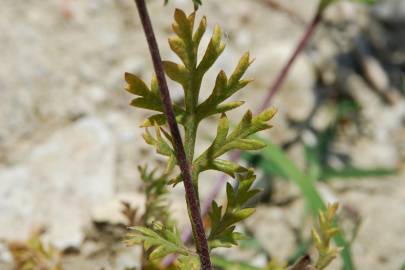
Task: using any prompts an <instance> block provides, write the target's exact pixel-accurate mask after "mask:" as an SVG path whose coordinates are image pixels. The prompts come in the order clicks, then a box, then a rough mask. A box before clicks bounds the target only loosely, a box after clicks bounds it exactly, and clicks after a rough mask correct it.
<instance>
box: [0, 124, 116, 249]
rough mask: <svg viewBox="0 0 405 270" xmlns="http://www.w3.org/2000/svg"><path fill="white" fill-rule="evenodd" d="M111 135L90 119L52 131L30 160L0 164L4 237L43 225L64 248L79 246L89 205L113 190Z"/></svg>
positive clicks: (0, 223) (50, 237)
mask: <svg viewBox="0 0 405 270" xmlns="http://www.w3.org/2000/svg"><path fill="white" fill-rule="evenodd" d="M114 156H115V148H114V144H113V143H112V137H111V134H110V132H109V130H108V129H107V128H106V126H105V124H104V123H103V122H102V121H100V120H98V119H96V118H86V119H83V120H80V121H78V122H77V123H74V124H72V125H71V126H67V127H65V128H62V129H60V130H58V131H56V132H54V133H53V134H51V135H50V136H49V137H48V138H47V139H46V140H44V142H43V143H42V144H40V145H38V146H36V147H35V148H34V149H33V150H32V152H31V154H30V155H29V156H27V158H26V160H25V161H23V162H22V163H21V164H19V165H16V166H14V167H10V168H2V169H0V179H1V182H2V184H1V185H0V197H1V200H0V211H1V213H2V218H1V220H0V228H1V229H0V238H5V239H14V238H17V239H20V240H23V239H25V238H26V237H28V235H29V233H30V231H31V230H32V229H33V228H35V227H37V226H41V225H44V226H46V228H47V233H46V235H45V239H46V240H49V241H50V242H52V243H53V244H55V245H56V246H57V247H59V248H65V247H69V246H78V245H79V244H80V243H81V241H82V239H83V237H84V236H83V233H82V228H83V226H85V225H86V224H87V223H88V221H89V213H90V210H91V209H92V208H93V207H94V206H96V205H98V204H99V203H100V202H103V201H105V200H108V199H109V198H111V197H112V195H113V192H114V182H113V180H114V173H115V172H114Z"/></svg>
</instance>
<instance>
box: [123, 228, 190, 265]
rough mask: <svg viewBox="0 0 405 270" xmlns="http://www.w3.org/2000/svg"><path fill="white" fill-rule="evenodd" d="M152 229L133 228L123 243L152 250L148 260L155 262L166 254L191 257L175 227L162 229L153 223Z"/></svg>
mask: <svg viewBox="0 0 405 270" xmlns="http://www.w3.org/2000/svg"><path fill="white" fill-rule="evenodd" d="M153 227H154V229H153V230H152V229H150V228H146V227H141V226H135V227H131V228H130V230H131V232H130V233H128V234H127V236H126V240H125V243H126V244H127V245H129V246H132V245H138V244H143V246H144V248H145V250H149V249H152V251H151V253H150V254H149V259H150V260H157V259H160V258H163V257H165V256H166V255H168V254H181V255H184V256H189V255H192V252H191V251H189V250H188V249H187V248H186V247H185V246H184V244H183V243H182V241H181V236H180V234H179V232H178V230H177V229H176V227H174V226H173V227H164V226H163V225H161V224H158V223H155V224H154V226H153Z"/></svg>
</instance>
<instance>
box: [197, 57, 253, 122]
mask: <svg viewBox="0 0 405 270" xmlns="http://www.w3.org/2000/svg"><path fill="white" fill-rule="evenodd" d="M251 63H252V61H251V60H249V53H245V54H244V55H243V56H242V58H241V59H240V60H239V63H238V65H237V66H236V68H235V70H234V72H233V73H232V75H231V77H230V78H229V80H228V78H227V76H226V74H225V72H224V71H220V72H219V73H218V76H217V78H216V81H215V86H214V89H213V91H212V94H211V95H210V96H209V97H208V98H207V99H206V100H205V101H204V102H203V103H201V104H200V105H199V106H198V108H197V115H198V118H199V119H203V118H206V117H208V116H210V115H213V114H215V113H222V112H225V111H228V110H232V109H234V108H236V107H239V106H240V105H242V104H243V103H242V102H238V103H233V104H232V105H231V106H230V105H225V107H226V109H224V107H223V106H224V105H221V103H222V102H223V101H225V100H226V99H228V98H229V97H231V96H232V95H233V94H235V93H236V92H237V91H239V90H240V89H242V88H243V87H245V86H246V85H247V84H248V83H249V82H250V80H242V79H241V78H242V76H243V75H244V74H245V72H246V70H247V68H248V67H249V65H250V64H251ZM228 104H229V103H228Z"/></svg>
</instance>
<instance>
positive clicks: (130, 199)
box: [91, 193, 145, 225]
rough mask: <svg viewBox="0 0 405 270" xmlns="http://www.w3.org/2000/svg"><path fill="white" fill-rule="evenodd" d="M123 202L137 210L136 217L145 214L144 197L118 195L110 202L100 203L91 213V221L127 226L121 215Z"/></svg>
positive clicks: (141, 195) (140, 195)
mask: <svg viewBox="0 0 405 270" xmlns="http://www.w3.org/2000/svg"><path fill="white" fill-rule="evenodd" d="M123 202H125V203H128V204H129V205H130V206H131V208H133V209H136V210H137V217H140V216H142V215H143V213H144V212H145V195H144V194H141V193H119V194H116V195H115V196H114V197H113V198H112V199H111V200H109V201H105V202H101V204H100V205H97V206H96V207H95V208H94V209H93V211H92V215H91V216H92V220H93V221H95V222H107V223H109V224H113V225H117V224H124V225H127V224H128V221H127V219H126V217H125V216H124V214H123V213H122V210H123V209H124V207H123Z"/></svg>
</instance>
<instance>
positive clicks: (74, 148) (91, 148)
mask: <svg viewBox="0 0 405 270" xmlns="http://www.w3.org/2000/svg"><path fill="white" fill-rule="evenodd" d="M162 2H163V1H157V0H154V1H149V6H150V13H151V15H152V18H153V23H154V26H155V30H156V34H157V37H158V42H159V44H160V48H161V51H162V55H163V57H164V58H166V59H167V58H169V59H175V57H174V55H173V53H171V52H170V51H169V47H168V46H167V41H166V40H167V38H168V37H169V36H170V35H171V29H170V24H171V20H172V14H173V11H174V8H175V7H182V8H184V9H185V10H187V11H189V10H191V5H190V4H189V2H190V1H186V0H171V1H169V2H170V3H169V4H168V5H167V6H166V7H164V6H162ZM205 2H206V3H204V6H203V7H202V8H201V11H200V12H199V13H198V16H201V14H205V15H206V16H207V17H208V24H209V27H208V30H207V32H209V33H210V32H212V30H213V26H214V25H215V24H219V25H221V26H222V27H223V30H224V38H225V39H226V42H227V49H226V50H225V52H224V54H223V55H222V57H221V60H220V61H219V62H218V63H217V64H216V65H215V68H214V69H215V71H214V72H211V73H210V74H208V76H207V79H206V81H205V82H204V84H203V90H204V91H202V94H201V95H202V97H206V96H207V95H208V93H209V91H208V89H210V88H211V87H212V81H213V79H214V78H215V76H216V73H217V72H218V71H219V70H220V69H224V70H225V71H227V72H231V70H232V68H233V66H234V65H235V64H236V63H237V61H238V58H239V57H240V56H241V55H242V53H243V52H245V51H250V53H251V55H252V56H253V57H255V58H256V60H255V62H254V64H253V66H252V69H251V70H250V72H249V75H248V76H249V77H252V78H254V79H255V81H254V82H253V83H252V84H251V86H249V87H248V88H247V90H245V91H244V92H243V93H240V94H239V96H238V98H240V99H244V100H247V104H246V105H244V107H243V108H244V109H246V108H255V107H257V106H258V105H259V104H260V102H261V100H263V97H264V96H265V95H266V90H267V88H268V87H269V85H270V83H271V82H272V80H273V79H274V77H275V76H276V74H277V73H278V71H279V70H280V68H281V67H282V66H283V64H284V63H285V61H286V59H287V57H288V56H289V55H290V53H291V50H292V49H293V48H294V46H295V44H296V43H297V41H298V40H299V38H300V36H301V35H302V33H303V31H304V29H305V27H304V25H303V23H297V21H296V20H294V19H292V18H291V17H289V16H288V15H287V14H285V13H283V12H280V11H278V10H274V9H271V8H270V7H269V6H267V5H266V4H265V3H264V2H265V0H256V1H253V0H252V1H237V4H235V3H236V2H235V1H231V0H224V1H207V0H206V1H205ZM279 2H282V3H283V4H285V5H286V6H287V7H288V8H289V9H291V10H292V11H293V12H294V13H295V14H297V15H298V16H299V17H300V18H302V19H303V20H304V21H306V22H309V21H310V20H311V17H312V16H313V14H314V12H315V8H316V5H317V1H315V0H310V1H309V0H308V1H305V3H304V1H299V0H291V1H287V2H288V3H287V2H286V1H284V2H286V3H284V2H283V1H279ZM387 2H388V3H391V6H392V5H394V6H395V5H398V8H391V9H390V7H391V6H390V5H389V4H386V6H388V7H386V6H384V5H380V6H378V8H376V9H375V14H374V15H372V14H370V13H369V12H368V11H367V10H366V9H365V8H363V7H360V6H358V5H355V4H352V3H349V2H346V1H343V3H341V4H339V5H336V6H335V7H334V8H331V9H330V10H328V12H327V14H326V16H325V23H324V24H323V25H322V26H321V27H320V28H319V29H318V31H317V32H316V35H315V37H314V39H313V42H312V43H311V45H310V46H309V47H308V49H307V51H306V53H305V54H302V55H301V56H299V57H298V59H297V62H296V63H295V65H294V67H293V68H292V70H291V72H290V74H289V76H288V78H287V81H286V82H285V84H284V85H283V87H282V89H281V91H280V93H279V94H278V95H277V96H276V98H275V100H274V106H276V107H277V108H278V110H279V113H278V115H277V117H276V119H275V123H274V125H275V127H274V128H273V129H272V130H271V131H270V132H268V133H266V135H269V136H270V137H271V139H272V141H273V142H275V143H278V144H282V143H286V142H288V141H289V140H291V139H293V138H295V137H296V136H297V135H298V134H299V130H298V129H297V128H294V127H293V126H292V125H291V124H290V123H291V122H294V121H295V122H298V121H305V120H306V119H308V117H310V115H311V112H312V111H313V108H314V106H317V104H318V102H319V99H318V97H319V95H320V94H319V92H320V91H321V90H322V86H325V85H326V86H329V87H332V88H333V87H335V88H337V89H343V90H342V91H345V93H349V94H350V95H351V96H353V97H354V99H355V100H356V101H357V102H358V103H359V104H360V107H361V113H360V120H359V121H360V125H359V126H360V127H357V126H356V125H349V127H348V128H347V129H346V130H344V131H343V132H341V133H339V138H338V140H337V141H336V143H335V144H336V145H334V147H336V149H338V150H339V151H344V152H345V153H346V154H347V155H348V157H349V158H350V159H351V160H352V162H353V164H354V165H357V166H376V167H381V166H386V167H395V168H399V172H398V174H397V175H396V176H392V177H389V178H384V179H367V180H361V181H347V180H341V181H339V180H337V181H334V182H333V183H332V184H330V185H320V190H321V191H322V194H323V195H324V196H325V197H326V198H332V199H333V200H336V199H337V200H338V201H339V202H341V204H342V205H343V206H344V208H345V207H346V209H352V210H353V211H354V212H355V213H356V215H358V216H359V217H360V219H361V225H360V228H359V232H358V235H357V238H356V239H355V241H354V244H353V252H354V258H355V262H356V264H357V265H358V266H359V267H358V268H359V269H387V270H391V269H392V270H399V269H400V267H401V265H402V264H403V263H405V241H403V240H404V239H403V236H404V235H405V227H404V226H403V224H405V207H404V205H405V183H404V181H403V180H404V177H405V171H404V167H405V140H404V138H405V127H404V123H405V101H404V98H403V96H401V95H400V94H398V93H399V92H400V91H397V90H398V89H399V88H400V87H403V86H401V83H402V82H401V81H400V80H401V78H402V79H403V71H404V67H405V64H404V63H405V60H404V59H405V57H404V55H405V53H404V51H403V48H402V50H401V46H398V45H397V44H398V43H399V42H401V40H403V39H404V35H403V34H404V32H403V30H401V29H404V28H402V27H401V26H403V20H402V19H403V17H402V15H401V14H405V12H404V6H405V1H395V0H391V1H387ZM401 8H402V12H404V13H401ZM387 12H388V13H389V12H391V13H389V14H391V16H387ZM395 16H396V17H395ZM404 17H405V16H404ZM395 18H397V19H395ZM401 20H402V21H401ZM380 21H381V22H382V23H379V22H380ZM330 25H335V26H336V27H331V26H330ZM386 25H390V27H389V28H384V26H386ZM398 25H399V26H398ZM395 27H397V28H395ZM387 29H388V30H387ZM395 29H398V30H395ZM396 31H397V32H396ZM359 33H361V34H364V35H365V36H366V37H367V38H366V39H365V40H371V41H373V42H374V43H373V44H380V45H381V48H379V49H380V50H379V51H377V53H376V52H375V51H373V53H375V54H371V56H372V59H374V60H375V59H377V62H378V61H380V59H382V58H383V59H394V60H389V61H388V60H387V62H384V63H382V64H381V65H382V67H383V68H382V69H379V67H381V66H378V65H377V68H375V65H374V64H370V62H372V60H369V58H367V56H368V54H364V51H362V50H357V51H356V48H360V47H356V46H355V45H353V44H357V43H356V42H355V39H354V38H353V37H354V36H356V37H357V36H359ZM378 40H384V42H383V43H378V42H377V41H378ZM371 41H370V42H371ZM203 42H204V43H205V44H206V43H207V40H203ZM371 43H372V42H371ZM402 44H403V43H402ZM353 51H355V53H354V54H355V55H360V56H359V59H360V62H361V60H362V59H366V60H367V61H366V60H365V61H364V63H365V64H364V66H360V67H358V66H356V65H355V64H353V63H352V62H353V60H351V62H350V61H349V65H347V61H346V60H347V58H344V56H345V55H346V54H349V52H350V53H352V52H353ZM356 53H357V54H356ZM373 57H374V58H373ZM390 57H391V58H390ZM401 57H402V58H401ZM0 59H1V62H2V64H1V65H0V102H1V105H0V198H1V199H0V212H1V213H2V214H1V215H2V218H1V219H0V239H1V240H7V241H10V240H22V239H25V238H26V237H28V235H29V233H30V231H32V229H33V228H35V227H38V226H40V225H44V226H45V227H46V228H47V233H46V234H45V235H44V239H45V240H46V241H49V242H52V243H53V244H55V245H56V246H57V247H58V248H61V249H64V248H67V247H75V248H77V249H80V250H81V251H82V252H81V254H82V255H81V256H70V257H67V259H66V260H65V268H66V269H93V268H91V267H93V266H90V265H91V264H92V263H97V265H100V267H103V266H104V267H107V269H110V268H109V267H111V268H112V269H117V270H121V269H123V268H124V266H130V265H131V264H132V263H134V264H136V263H138V262H134V258H136V257H137V256H139V250H138V249H136V248H135V249H127V248H125V247H123V246H122V245H120V244H119V243H117V241H113V240H114V239H113V240H111V239H110V240H105V239H104V240H103V241H104V242H103V243H102V244H97V245H96V244H91V241H90V243H89V241H88V239H89V232H88V230H90V229H89V228H90V227H91V221H92V220H93V221H94V220H97V219H100V220H104V221H108V223H119V222H120V221H121V220H122V216H120V214H119V207H120V206H119V204H118V203H117V202H118V201H119V200H121V199H122V198H125V200H127V201H130V202H131V203H132V204H133V205H134V206H136V207H139V206H140V205H142V198H143V197H142V194H141V193H139V192H138V190H139V187H140V186H141V181H140V180H138V179H139V176H138V172H137V170H136V166H137V165H140V164H142V163H143V162H146V161H150V163H157V164H161V163H162V160H159V159H158V160H157V161H155V160H156V158H155V155H154V153H153V152H152V151H151V149H149V148H148V147H147V146H146V145H145V144H144V143H143V141H142V140H141V139H140V136H141V133H142V130H141V129H140V128H139V127H138V125H139V124H140V123H141V121H142V119H143V118H144V116H145V115H147V114H146V113H145V112H144V111H139V110H135V109H133V108H131V107H129V106H128V102H129V100H130V96H129V95H128V94H126V93H125V92H124V91H123V86H124V80H123V74H124V72H132V73H136V74H138V75H140V76H142V77H143V78H147V80H149V79H150V77H151V62H150V58H149V55H148V54H147V44H146V43H145V40H144V37H143V32H142V31H141V25H140V23H139V20H138V17H137V14H136V10H135V7H134V4H133V2H132V1H127V0H116V1H106V0H89V1H79V0H46V1H33V0H24V1H23V0H3V2H2V8H1V9H0ZM401 59H402V60H401ZM338 60H339V61H338ZM349 60H350V59H349ZM345 61H346V62H345ZM356 61H357V60H356ZM401 61H402V62H401ZM380 62H381V61H380ZM380 62H378V63H380ZM361 63H363V62H361ZM373 63H374V62H373ZM350 64H352V65H350ZM353 65H354V66H353ZM368 68H369V69H368ZM401 68H402V70H401ZM359 70H360V71H359ZM367 70H369V72H370V75H369V76H367V74H368V73H367V72H365V71H367ZM401 72H402V73H401ZM398 78H400V79H398ZM398 81H399V82H398ZM384 83H385V84H384ZM331 85H332V86H331ZM386 85H388V86H389V87H390V90H386V89H382V88H384V86H386ZM170 88H171V89H172V95H173V97H174V98H175V99H178V98H179V97H180V94H181V93H180V91H179V88H178V86H177V85H175V84H173V83H170ZM391 88H393V89H391ZM395 88H397V89H395ZM319 89H321V90H319ZM387 99H388V102H387ZM331 110H332V111H333V106H331V105H330V104H329V103H324V104H321V105H320V109H319V110H318V112H317V113H316V114H315V116H314V117H313V119H312V120H311V123H312V124H313V125H314V126H315V127H316V128H319V129H322V128H324V127H326V126H328V125H330V124H331V119H330V113H331ZM243 112H244V110H238V112H235V113H231V114H230V118H231V119H233V120H234V121H236V120H237V119H238V118H239V117H240V116H241V115H242V113H243ZM214 129H215V127H214V121H207V123H204V125H203V127H202V130H203V131H202V136H201V138H200V141H199V145H198V147H197V150H198V151H201V150H202V149H204V147H205V146H206V144H207V142H206V140H205V139H204V138H207V137H209V136H212V135H213V134H211V133H210V130H214ZM304 139H305V138H304ZM302 151H303V149H302V145H297V147H293V148H292V149H290V151H289V154H290V155H291V157H292V158H293V159H294V160H295V161H296V162H297V163H298V164H304V160H303V158H302ZM212 176H216V175H215V174H206V175H203V176H202V177H204V178H205V179H207V181H210V180H209V179H210V178H212ZM210 186H211V185H205V186H202V187H201V191H202V192H203V194H207V192H209V188H210ZM279 190H280V191H279V193H280V192H284V193H282V194H278V195H277V196H281V197H283V196H285V197H288V196H290V195H291V196H296V195H297V191H296V189H295V188H294V187H293V186H291V185H289V184H280V187H279ZM173 194H174V195H173V209H174V210H173V211H174V213H175V216H178V217H179V220H180V221H179V222H180V224H182V225H184V226H185V225H186V224H187V220H185V219H184V216H185V215H184V210H185V209H184V205H183V201H182V190H181V188H176V189H175V191H174V193H173ZM117 212H118V214H117ZM302 213H303V204H302V202H301V200H300V199H294V201H293V203H291V204H288V205H286V206H283V207H279V206H274V205H272V206H269V205H266V204H262V205H261V206H260V207H259V209H258V211H257V213H256V214H255V215H254V216H253V217H252V220H251V221H250V222H248V227H249V226H250V227H253V228H254V231H255V232H256V233H255V235H256V236H257V237H258V239H260V242H261V244H262V246H263V247H264V248H265V250H267V251H268V252H269V254H271V255H273V256H276V257H279V258H281V259H285V258H286V257H287V256H288V255H289V254H291V252H292V251H293V249H294V243H295V242H294V241H295V240H294V230H293V228H296V227H299V226H300V222H301V220H300V217H301V215H302ZM269 224H270V225H269ZM90 238H91V237H90ZM109 241H110V242H109ZM111 241H112V242H111ZM111 243H114V244H111ZM106 245H107V246H109V247H108V248H107V249H101V248H100V246H106ZM112 252H113V253H114V256H113V255H111V253H112ZM94 254H96V255H94ZM116 254H119V255H116ZM136 254H138V255H136ZM237 254H239V253H237ZM249 256H251V255H249ZM249 256H248V257H249ZM252 256H253V255H252ZM252 261H254V262H257V263H259V264H260V263H261V260H260V259H257V258H256V259H254V258H253V257H252ZM10 263H11V259H10V254H9V253H8V252H7V250H6V248H5V246H4V245H2V244H1V241H0V268H1V269H7V267H9V266H10ZM339 264H340V262H339V260H337V262H336V263H335V264H334V266H333V267H332V269H333V268H334V267H335V268H338V266H339ZM94 269H95V268H94Z"/></svg>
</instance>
